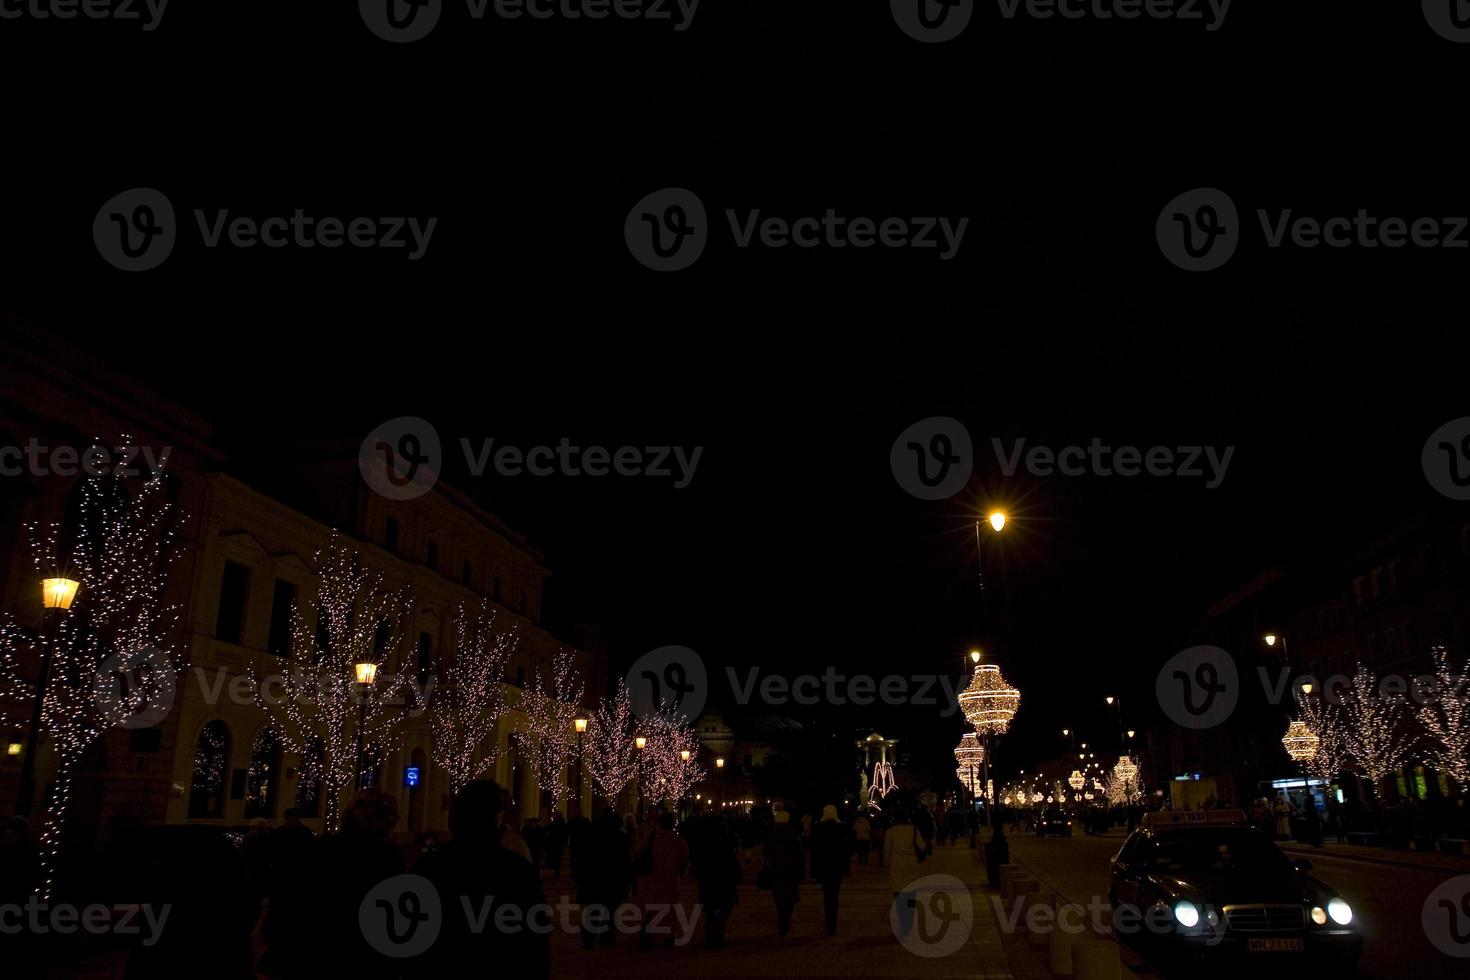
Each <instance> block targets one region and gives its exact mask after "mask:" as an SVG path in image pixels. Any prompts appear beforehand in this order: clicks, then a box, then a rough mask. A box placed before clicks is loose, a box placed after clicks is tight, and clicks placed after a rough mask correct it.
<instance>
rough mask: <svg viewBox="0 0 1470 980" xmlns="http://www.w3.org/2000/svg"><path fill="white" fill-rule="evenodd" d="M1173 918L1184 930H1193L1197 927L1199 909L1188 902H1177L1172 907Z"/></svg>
mask: <svg viewBox="0 0 1470 980" xmlns="http://www.w3.org/2000/svg"><path fill="white" fill-rule="evenodd" d="M1174 918H1176V919H1178V920H1179V924H1180V925H1181V926H1183V927H1184V928H1186V929H1193V928H1194V927H1195V926H1197V925H1199V909H1197V908H1195V907H1194V905H1192V904H1191V903H1189V902H1177V903H1175V905H1174Z"/></svg>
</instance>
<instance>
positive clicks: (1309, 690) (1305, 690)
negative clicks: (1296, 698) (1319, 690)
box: [1302, 684, 1312, 694]
mask: <svg viewBox="0 0 1470 980" xmlns="http://www.w3.org/2000/svg"><path fill="white" fill-rule="evenodd" d="M1302 693H1303V694H1311V693H1312V685H1311V684H1303V685H1302Z"/></svg>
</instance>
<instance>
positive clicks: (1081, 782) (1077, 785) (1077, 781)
mask: <svg viewBox="0 0 1470 980" xmlns="http://www.w3.org/2000/svg"><path fill="white" fill-rule="evenodd" d="M1067 785H1068V786H1070V787H1072V789H1074V790H1080V789H1081V788H1082V787H1083V786H1086V785H1087V777H1086V776H1084V775H1082V773H1080V772H1078V771H1077V770H1076V769H1073V770H1072V775H1070V776H1068V777H1067Z"/></svg>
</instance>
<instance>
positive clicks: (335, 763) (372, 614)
mask: <svg viewBox="0 0 1470 980" xmlns="http://www.w3.org/2000/svg"><path fill="white" fill-rule="evenodd" d="M314 559H315V561H316V562H317V563H318V571H317V577H316V587H317V589H316V592H317V594H316V609H317V615H316V616H315V617H312V618H308V617H307V615H306V613H305V611H304V610H303V608H302V604H301V603H300V602H298V603H296V605H295V606H293V607H292V610H291V666H290V672H289V673H288V674H286V675H285V676H279V675H275V674H269V675H265V676H261V675H260V674H259V673H258V672H256V671H252V674H253V676H254V680H255V692H256V704H257V705H259V707H260V708H261V710H263V711H264V712H265V713H266V716H267V717H268V718H269V719H270V722H271V725H272V727H273V728H274V729H275V730H276V731H277V732H278V733H280V736H281V740H282V741H283V742H284V743H285V745H286V746H287V748H289V749H290V750H291V751H292V752H295V753H298V754H306V753H307V752H308V750H309V749H314V748H315V746H316V744H317V743H319V744H320V747H321V750H322V753H323V756H324V758H323V761H322V771H321V779H322V784H323V788H324V790H325V793H326V813H325V824H324V826H325V828H326V830H327V831H328V832H331V831H333V830H335V829H336V826H337V817H338V809H339V807H340V805H341V796H342V791H343V790H344V789H348V788H349V787H351V786H352V785H353V783H354V781H355V780H356V778H357V774H358V769H359V766H360V765H361V762H362V760H359V759H358V758H357V745H358V744H359V742H360V743H361V744H362V745H363V746H364V749H365V750H367V749H369V748H375V749H376V752H377V754H378V756H379V757H383V756H386V754H387V753H388V751H389V749H390V747H391V745H392V744H393V741H394V739H395V737H396V734H397V729H398V726H399V724H400V723H401V722H402V720H403V717H404V710H403V704H402V699H401V698H400V697H399V696H398V690H399V685H398V684H397V683H396V679H395V678H387V679H384V678H379V677H375V678H374V683H372V684H370V685H365V684H359V683H357V672H356V667H357V665H358V664H373V665H375V667H376V668H381V667H382V666H383V664H384V663H386V662H387V660H388V658H389V656H391V654H392V652H393V651H394V650H397V649H400V648H401V647H402V645H403V638H404V636H405V634H406V632H407V628H408V622H409V617H410V614H411V612H412V609H413V600H412V596H411V595H410V593H409V592H408V590H407V589H397V590H395V589H390V588H389V587H388V586H387V585H386V584H385V583H384V581H383V577H382V576H381V575H379V574H377V573H376V572H369V571H367V570H366V569H365V568H364V567H363V565H362V561H361V557H360V556H359V555H358V554H357V553H356V552H355V551H353V550H352V549H351V548H350V547H349V546H348V545H347V544H345V543H343V541H342V540H341V539H339V538H338V537H337V535H336V534H333V535H332V537H331V539H330V540H329V541H328V542H327V546H326V547H325V548H324V549H323V550H322V551H319V552H317V554H316V555H315V556H314ZM359 717H361V718H362V731H361V733H360V734H361V738H360V739H359V731H358V719H359ZM364 754H366V751H365V753H364Z"/></svg>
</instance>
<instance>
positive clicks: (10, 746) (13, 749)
mask: <svg viewBox="0 0 1470 980" xmlns="http://www.w3.org/2000/svg"><path fill="white" fill-rule="evenodd" d="M22 748H24V746H22V745H21V744H20V743H19V742H8V743H6V746H5V754H6V755H20V750H21V749H22Z"/></svg>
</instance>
